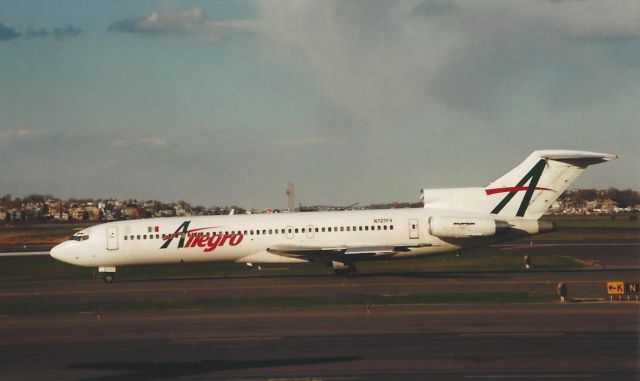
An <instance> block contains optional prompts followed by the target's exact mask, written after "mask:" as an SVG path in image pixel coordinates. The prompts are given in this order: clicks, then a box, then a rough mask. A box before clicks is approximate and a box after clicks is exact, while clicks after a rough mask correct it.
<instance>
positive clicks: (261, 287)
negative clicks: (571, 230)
mask: <svg viewBox="0 0 640 381" xmlns="http://www.w3.org/2000/svg"><path fill="white" fill-rule="evenodd" d="M551 281H552V280H550V279H540V280H512V281H509V280H506V281H505V280H493V281H470V280H468V279H465V280H459V279H444V280H437V281H420V282H402V283H394V284H393V285H394V287H398V286H427V285H451V284H452V283H453V284H461V285H470V286H474V285H522V284H544V285H547V284H549V282H551ZM553 282H555V280H553ZM603 282H604V281H603V280H571V281H566V282H565V283H568V284H576V283H577V284H598V283H603ZM384 286H389V283H388V282H384V283H382V282H381V283H362V284H349V283H347V284H342V283H339V284H338V283H319V284H304V285H299V284H282V285H264V284H260V285H249V286H242V285H237V286H217V285H211V286H207V287H188V288H185V287H163V288H158V287H154V288H115V287H113V288H112V287H110V286H107V288H103V289H93V290H64V291H41V290H38V291H12V292H2V293H0V297H10V296H43V295H47V296H50V295H84V294H121V293H132V292H139V293H141V292H156V293H157V292H171V291H173V292H181V293H184V292H189V291H211V290H216V291H220V290H254V289H259V290H265V289H288V288H294V289H298V290H300V289H305V288H345V287H352V288H354V289H355V288H359V287H384Z"/></svg>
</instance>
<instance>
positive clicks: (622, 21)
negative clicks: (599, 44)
mask: <svg viewBox="0 0 640 381" xmlns="http://www.w3.org/2000/svg"><path fill="white" fill-rule="evenodd" d="M539 10H540V12H539V13H540V17H545V18H548V19H549V20H550V21H551V22H552V24H553V25H554V27H555V28H557V29H558V30H559V31H561V32H563V33H564V34H565V35H567V36H570V37H576V38H583V39H594V40H606V39H640V3H638V2H637V1H635V0H620V1H615V0H583V1H561V2H555V3H550V4H545V5H542V4H541V5H540V7H539Z"/></svg>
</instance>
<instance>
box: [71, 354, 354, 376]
mask: <svg viewBox="0 0 640 381" xmlns="http://www.w3.org/2000/svg"><path fill="white" fill-rule="evenodd" d="M358 359H359V357H355V356H343V357H315V358H293V359H272V360H202V361H169V362H153V361H151V362H90V363H78V364H71V365H68V366H67V368H72V369H86V370H102V371H119V372H121V373H120V374H115V375H107V376H97V377H88V378H82V379H80V381H125V380H143V381H144V380H160V379H171V378H176V377H185V376H196V375H201V374H206V373H212V372H224V371H229V370H241V369H251V368H270V367H277V366H292V365H293V366H295V365H311V364H328V363H336V362H349V361H355V360H358Z"/></svg>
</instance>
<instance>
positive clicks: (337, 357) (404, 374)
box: [0, 303, 639, 381]
mask: <svg viewBox="0 0 640 381" xmlns="http://www.w3.org/2000/svg"><path fill="white" fill-rule="evenodd" d="M638 312H639V307H638V304H635V303H613V304H539V305H538V304H533V305H434V306H373V307H371V308H370V309H369V310H368V311H367V309H366V308H363V307H359V306H353V307H318V308H304V309H303V308H262V309H236V310H232V311H231V310H207V311H164V312H156V313H153V312H144V313H131V312H114V313H104V314H102V315H101V316H96V315H95V314H94V313H85V314H71V315H49V316H23V317H20V318H16V317H3V318H2V319H1V320H0V324H1V325H2V331H1V332H2V337H3V339H2V342H1V343H0V363H1V364H2V379H3V380H40V379H47V380H58V379H63V380H67V379H71V380H103V381H106V380H109V381H116V380H157V379H169V380H173V379H181V380H183V379H184V380H194V379H228V380H253V379H259V380H262V379H314V380H344V379H353V380H371V379H374V380H383V379H384V380H389V379H403V380H406V379H415V380H424V379H442V380H468V379H507V380H509V379H513V380H516V379H517V380H523V379H524V380H528V379H530V380H540V379H544V380H567V379H602V380H637V378H638V355H639V352H638V345H639V341H638V332H637V330H638V324H639V319H638Z"/></svg>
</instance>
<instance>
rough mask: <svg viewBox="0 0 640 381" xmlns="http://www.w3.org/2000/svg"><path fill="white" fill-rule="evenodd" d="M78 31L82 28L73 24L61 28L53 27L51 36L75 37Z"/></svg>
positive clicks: (80, 31)
mask: <svg viewBox="0 0 640 381" xmlns="http://www.w3.org/2000/svg"><path fill="white" fill-rule="evenodd" d="M80 33H82V29H80V28H78V27H76V26H73V25H67V26H65V27H62V28H53V36H54V37H55V38H70V37H77V36H79V35H80Z"/></svg>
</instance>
